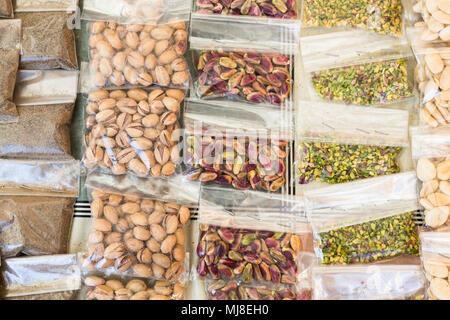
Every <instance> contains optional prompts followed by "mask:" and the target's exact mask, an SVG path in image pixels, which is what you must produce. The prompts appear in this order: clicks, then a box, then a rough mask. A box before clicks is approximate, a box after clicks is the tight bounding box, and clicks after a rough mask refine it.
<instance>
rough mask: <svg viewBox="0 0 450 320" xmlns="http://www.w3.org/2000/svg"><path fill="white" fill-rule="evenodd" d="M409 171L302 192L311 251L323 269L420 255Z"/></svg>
mask: <svg viewBox="0 0 450 320" xmlns="http://www.w3.org/2000/svg"><path fill="white" fill-rule="evenodd" d="M416 186H417V183H416V177H415V173H414V172H413V171H410V172H406V173H401V174H395V175H390V176H386V177H377V178H372V179H365V180H361V181H355V182H349V183H345V184H341V185H339V186H330V187H327V188H322V189H319V190H312V191H308V192H306V193H305V199H306V200H305V201H306V203H307V210H306V211H307V214H308V219H309V221H310V222H311V225H312V228H313V232H314V250H315V253H316V256H317V257H318V259H319V261H320V263H321V264H323V265H334V264H357V263H370V262H378V261H382V260H387V259H391V258H394V257H398V256H402V255H408V256H418V254H419V239H418V231H417V225H416V222H415V221H414V217H415V216H414V214H415V211H417V210H419V208H420V207H419V204H418V201H417V195H416Z"/></svg>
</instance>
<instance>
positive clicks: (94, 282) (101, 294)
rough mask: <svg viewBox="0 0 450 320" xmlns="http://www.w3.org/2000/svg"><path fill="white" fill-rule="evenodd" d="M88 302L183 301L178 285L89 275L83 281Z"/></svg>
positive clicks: (182, 289)
mask: <svg viewBox="0 0 450 320" xmlns="http://www.w3.org/2000/svg"><path fill="white" fill-rule="evenodd" d="M84 286H85V287H87V292H86V299H88V300H183V296H184V287H183V285H181V284H180V283H172V282H169V281H156V282H154V283H149V282H148V281H147V280H145V281H144V280H142V279H131V280H125V279H119V280H118V279H115V278H114V279H113V278H106V277H101V276H94V275H90V276H87V277H86V278H85V279H84Z"/></svg>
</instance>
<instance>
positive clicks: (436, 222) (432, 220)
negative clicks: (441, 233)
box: [425, 207, 449, 228]
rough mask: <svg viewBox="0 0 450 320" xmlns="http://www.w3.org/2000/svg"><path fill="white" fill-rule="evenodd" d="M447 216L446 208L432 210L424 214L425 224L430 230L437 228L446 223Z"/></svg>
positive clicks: (447, 210) (447, 209)
mask: <svg viewBox="0 0 450 320" xmlns="http://www.w3.org/2000/svg"><path fill="white" fill-rule="evenodd" d="M448 214H449V208H448V207H437V208H433V209H431V210H430V211H429V212H428V213H427V214H426V216H425V223H426V224H427V225H428V226H430V227H431V228H437V227H439V226H442V225H443V224H444V223H446V222H447V220H448Z"/></svg>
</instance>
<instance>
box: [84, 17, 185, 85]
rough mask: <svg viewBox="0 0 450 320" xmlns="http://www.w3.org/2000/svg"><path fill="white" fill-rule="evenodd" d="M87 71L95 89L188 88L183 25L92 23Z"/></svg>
mask: <svg viewBox="0 0 450 320" xmlns="http://www.w3.org/2000/svg"><path fill="white" fill-rule="evenodd" d="M89 32H90V38H89V47H90V59H91V60H90V69H91V73H92V80H93V82H94V85H95V86H96V87H99V88H118V87H119V88H120V87H124V86H129V85H133V86H143V87H147V86H150V85H152V84H157V85H160V86H171V87H173V86H174V87H183V88H187V87H188V86H189V71H188V66H187V63H186V60H185V59H184V58H183V55H184V54H185V52H186V49H187V30H186V24H185V23H173V24H166V25H159V26H149V25H147V26H144V25H133V24H127V25H120V24H117V23H113V22H103V21H96V22H93V23H91V26H90V28H89Z"/></svg>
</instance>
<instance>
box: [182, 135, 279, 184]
mask: <svg viewBox="0 0 450 320" xmlns="http://www.w3.org/2000/svg"><path fill="white" fill-rule="evenodd" d="M200 140H201V141H200ZM227 140H229V141H227ZM187 144H188V145H187V149H186V159H185V163H186V165H187V166H188V167H189V169H188V171H187V173H186V175H187V177H188V179H189V180H199V181H201V182H204V183H207V182H211V183H217V184H222V185H231V186H232V187H233V188H235V189H253V190H264V191H269V192H276V191H281V188H282V187H283V186H285V183H286V180H285V176H286V159H287V142H286V141H284V140H267V139H266V140H257V139H249V138H234V139H233V140H231V139H227V138H226V137H224V138H220V139H216V138H214V137H210V138H208V137H203V138H200V137H198V136H188V137H187Z"/></svg>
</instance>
